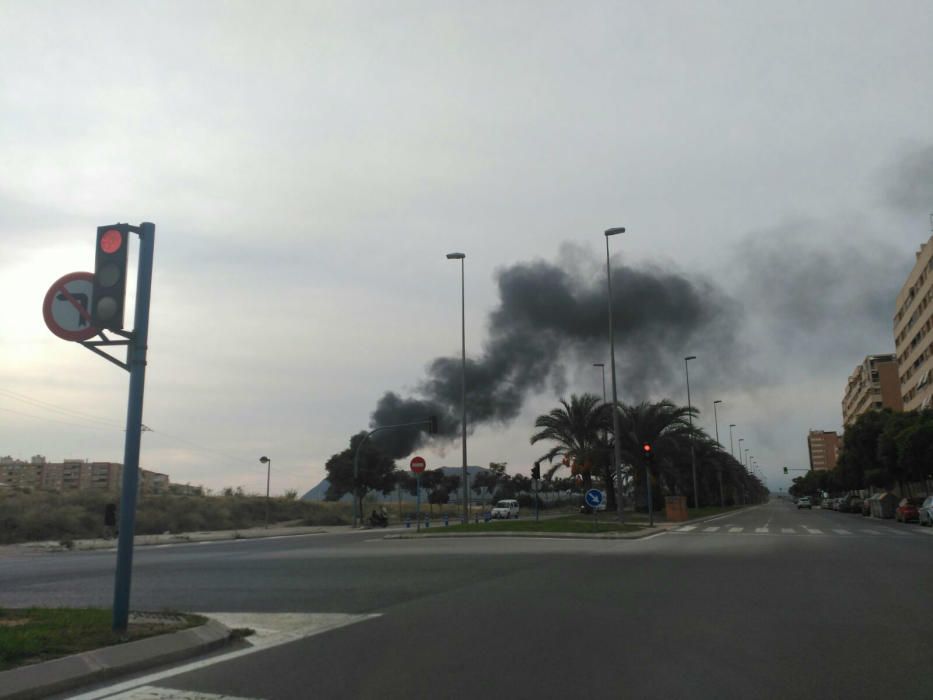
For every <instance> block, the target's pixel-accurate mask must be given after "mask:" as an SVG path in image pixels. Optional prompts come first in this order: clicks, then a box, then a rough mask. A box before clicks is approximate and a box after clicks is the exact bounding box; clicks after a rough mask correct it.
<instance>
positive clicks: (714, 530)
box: [703, 526, 719, 532]
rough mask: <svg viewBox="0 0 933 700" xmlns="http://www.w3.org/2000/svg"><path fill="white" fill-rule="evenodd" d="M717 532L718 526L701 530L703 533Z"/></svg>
mask: <svg viewBox="0 0 933 700" xmlns="http://www.w3.org/2000/svg"><path fill="white" fill-rule="evenodd" d="M718 531H719V527H718V526H714V527H705V528H703V532H718Z"/></svg>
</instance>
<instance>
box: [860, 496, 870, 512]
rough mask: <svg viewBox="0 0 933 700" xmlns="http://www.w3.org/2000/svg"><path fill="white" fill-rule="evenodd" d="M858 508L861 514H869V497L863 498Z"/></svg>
mask: <svg viewBox="0 0 933 700" xmlns="http://www.w3.org/2000/svg"><path fill="white" fill-rule="evenodd" d="M860 508H861V511H862V515H871V499H869V498H866V499H864V500H863V501H862V502H861V504H860Z"/></svg>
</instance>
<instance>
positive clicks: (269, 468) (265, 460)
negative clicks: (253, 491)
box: [259, 455, 272, 527]
mask: <svg viewBox="0 0 933 700" xmlns="http://www.w3.org/2000/svg"><path fill="white" fill-rule="evenodd" d="M259 461H260V462H262V463H263V464H265V465H266V527H269V480H270V477H271V476H272V460H271V459H269V458H268V457H266V456H265V455H263V456H262V457H260V458H259Z"/></svg>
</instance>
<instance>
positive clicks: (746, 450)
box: [744, 447, 749, 469]
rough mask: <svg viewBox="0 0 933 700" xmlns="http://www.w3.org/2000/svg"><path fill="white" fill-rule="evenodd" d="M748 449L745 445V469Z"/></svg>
mask: <svg viewBox="0 0 933 700" xmlns="http://www.w3.org/2000/svg"><path fill="white" fill-rule="evenodd" d="M748 449H749V448H747V447H746V448H745V462H744V464H745V468H746V469H748Z"/></svg>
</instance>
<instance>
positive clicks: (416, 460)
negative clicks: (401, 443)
mask: <svg viewBox="0 0 933 700" xmlns="http://www.w3.org/2000/svg"><path fill="white" fill-rule="evenodd" d="M409 466H410V467H411V470H412V471H413V472H414V473H415V474H420V473H421V472H423V471H424V468H425V467H426V466H427V464H426V463H425V461H424V457H412V458H411V464H410V465H409Z"/></svg>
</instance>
